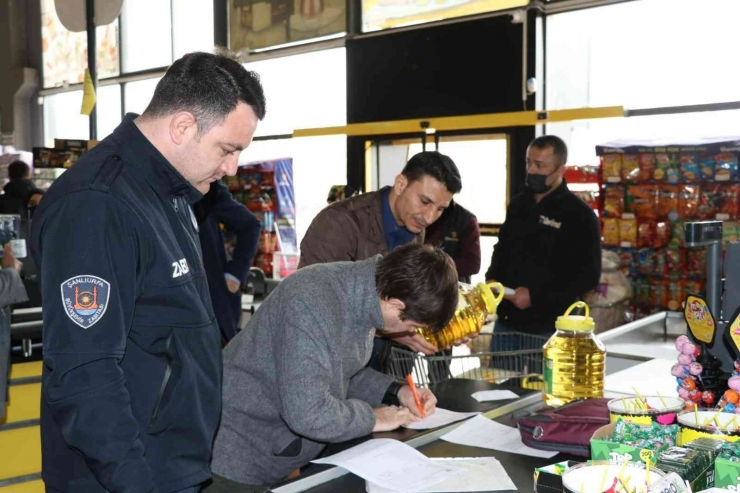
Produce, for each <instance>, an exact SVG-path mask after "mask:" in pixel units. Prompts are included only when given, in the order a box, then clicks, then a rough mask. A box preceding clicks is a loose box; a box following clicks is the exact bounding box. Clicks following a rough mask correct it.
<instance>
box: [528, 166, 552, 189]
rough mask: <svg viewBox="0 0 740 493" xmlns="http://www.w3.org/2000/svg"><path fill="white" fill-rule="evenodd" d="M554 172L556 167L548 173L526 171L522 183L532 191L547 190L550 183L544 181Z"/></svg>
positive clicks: (550, 186)
mask: <svg viewBox="0 0 740 493" xmlns="http://www.w3.org/2000/svg"><path fill="white" fill-rule="evenodd" d="M556 172H557V169H556V170H555V171H553V172H552V173H550V174H549V175H533V174H532V173H527V178H526V180H525V181H524V184H525V185H526V187H527V188H529V189H530V190H532V191H533V192H534V193H545V192H549V191H550V188H552V185H548V184H547V183H545V181H546V180H547V179H548V178H549V177H551V176H552V175H554V174H555V173H556Z"/></svg>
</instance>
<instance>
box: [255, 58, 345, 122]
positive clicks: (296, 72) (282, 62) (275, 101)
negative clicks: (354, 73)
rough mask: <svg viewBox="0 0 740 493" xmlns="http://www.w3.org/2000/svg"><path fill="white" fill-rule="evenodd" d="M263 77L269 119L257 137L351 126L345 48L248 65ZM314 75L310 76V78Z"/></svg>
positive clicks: (265, 120)
mask: <svg viewBox="0 0 740 493" xmlns="http://www.w3.org/2000/svg"><path fill="white" fill-rule="evenodd" d="M245 67H246V68H247V69H248V70H254V71H255V72H257V73H258V74H259V76H260V79H261V80H262V85H263V87H264V89H265V97H266V98H267V116H266V117H265V119H264V121H262V122H260V124H259V125H258V126H257V134H256V135H279V134H289V133H293V130H295V129H296V128H313V127H325V126H334V125H337V126H338V125H346V123H347V65H346V58H345V49H344V48H337V49H333V50H323V51H316V52H313V53H306V54H303V55H295V56H290V57H283V58H273V59H271V60H264V61H260V62H253V63H248V64H246V65H245ZM309 74H310V75H309Z"/></svg>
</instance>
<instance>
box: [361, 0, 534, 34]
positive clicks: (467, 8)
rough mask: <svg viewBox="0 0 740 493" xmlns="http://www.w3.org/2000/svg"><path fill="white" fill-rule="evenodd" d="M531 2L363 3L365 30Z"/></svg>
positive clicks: (425, 0)
mask: <svg viewBox="0 0 740 493" xmlns="http://www.w3.org/2000/svg"><path fill="white" fill-rule="evenodd" d="M527 3H529V2H528V0H470V1H468V0H442V1H439V0H436V1H430V0H421V1H416V2H392V1H384V0H362V31H363V32H369V31H378V30H381V29H389V28H393V27H401V26H410V25H413V24H422V23H425V22H434V21H441V20H444V19H452V18H455V17H463V16H466V15H475V14H482V13H484V12H491V11H495V10H503V9H510V8H515V7H521V6H524V5H527Z"/></svg>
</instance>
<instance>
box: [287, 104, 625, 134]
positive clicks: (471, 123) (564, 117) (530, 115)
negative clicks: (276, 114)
mask: <svg viewBox="0 0 740 493" xmlns="http://www.w3.org/2000/svg"><path fill="white" fill-rule="evenodd" d="M623 116H624V108H623V107H622V106H603V107H599V108H577V109H569V110H552V111H515V112H511V113H487V114H483V115H467V116H447V117H440V118H417V119H414V120H395V121H386V122H370V123H351V124H349V125H344V126H339V127H320V128H300V129H296V130H295V131H294V132H293V137H318V136H322V135H347V136H350V137H355V136H368V135H388V134H408V133H416V132H422V131H423V129H424V128H426V127H429V128H433V129H435V130H436V131H437V132H444V131H451V130H475V129H482V128H502V127H522V126H532V125H538V124H542V123H555V122H569V121H573V120H592V119H595V118H620V117H623ZM422 122H424V124H425V127H422ZM427 124H428V125H427Z"/></svg>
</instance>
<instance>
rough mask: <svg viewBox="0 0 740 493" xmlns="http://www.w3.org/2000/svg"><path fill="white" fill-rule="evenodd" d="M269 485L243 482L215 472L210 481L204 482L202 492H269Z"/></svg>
mask: <svg viewBox="0 0 740 493" xmlns="http://www.w3.org/2000/svg"><path fill="white" fill-rule="evenodd" d="M270 491H271V490H270V488H269V487H267V486H260V485H254V484H243V483H238V482H236V481H232V480H230V479H226V478H225V477H223V476H219V475H218V474H214V475H213V478H211V480H210V481H208V482H207V483H204V484H203V490H202V493H269V492H270Z"/></svg>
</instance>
